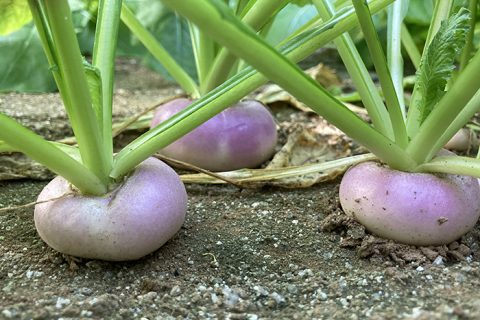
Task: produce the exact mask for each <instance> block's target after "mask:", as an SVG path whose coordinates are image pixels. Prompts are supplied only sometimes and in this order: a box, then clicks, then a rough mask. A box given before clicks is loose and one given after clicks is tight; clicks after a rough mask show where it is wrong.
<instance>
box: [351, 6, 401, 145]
mask: <svg viewBox="0 0 480 320" xmlns="http://www.w3.org/2000/svg"><path fill="white" fill-rule="evenodd" d="M353 6H354V7H355V11H356V12H357V16H358V21H359V23H360V26H361V28H362V31H363V34H364V36H365V40H366V42H367V46H368V49H369V52H370V55H371V57H372V61H373V64H374V66H375V70H376V71H377V75H378V78H379V80H380V85H381V87H382V90H383V94H384V97H385V102H386V104H387V108H388V112H389V114H390V119H391V121H392V126H393V132H394V136H395V142H396V143H397V144H398V145H399V146H400V147H405V146H406V145H407V144H408V137H407V132H406V128H405V121H404V118H403V114H402V110H401V107H400V103H399V100H398V98H397V92H396V90H395V87H394V84H393V81H392V77H391V74H390V70H389V69H388V65H387V61H386V59H385V54H384V53H383V50H382V46H381V44H380V40H379V39H378V34H377V32H376V30H375V27H374V25H373V21H372V16H371V13H370V10H369V7H368V4H367V3H366V2H364V1H363V0H354V1H353Z"/></svg>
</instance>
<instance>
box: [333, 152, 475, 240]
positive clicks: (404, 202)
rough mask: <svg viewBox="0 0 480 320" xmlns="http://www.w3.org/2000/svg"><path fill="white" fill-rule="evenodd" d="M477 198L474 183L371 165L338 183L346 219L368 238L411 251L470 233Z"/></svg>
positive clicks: (358, 168) (360, 167)
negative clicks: (375, 237) (360, 227)
mask: <svg viewBox="0 0 480 320" xmlns="http://www.w3.org/2000/svg"><path fill="white" fill-rule="evenodd" d="M479 199H480V186H479V183H478V181H477V179H476V178H473V177H468V176H459V175H453V174H428V173H409V172H402V171H397V170H393V169H390V168H388V167H386V166H383V165H382V164H380V163H377V162H372V161H370V162H364V163H360V164H358V165H356V166H354V167H352V168H350V169H349V170H348V171H347V172H346V173H345V175H344V177H343V179H342V181H341V184H340V203H341V205H342V208H343V210H344V211H345V213H346V214H347V215H348V216H351V217H353V218H355V219H356V220H357V221H358V222H360V223H361V224H362V225H364V226H365V228H366V229H367V230H369V231H370V232H371V233H373V234H376V235H378V236H380V237H383V238H387V239H392V240H395V241H398V242H400V243H405V244H411V245H416V246H431V245H433V246H435V245H442V244H448V243H450V242H452V241H455V240H457V239H459V238H460V237H461V236H462V235H464V234H465V233H467V232H468V231H470V230H471V229H472V228H473V227H474V226H475V223H476V222H477V220H478V218H479V216H480V201H479Z"/></svg>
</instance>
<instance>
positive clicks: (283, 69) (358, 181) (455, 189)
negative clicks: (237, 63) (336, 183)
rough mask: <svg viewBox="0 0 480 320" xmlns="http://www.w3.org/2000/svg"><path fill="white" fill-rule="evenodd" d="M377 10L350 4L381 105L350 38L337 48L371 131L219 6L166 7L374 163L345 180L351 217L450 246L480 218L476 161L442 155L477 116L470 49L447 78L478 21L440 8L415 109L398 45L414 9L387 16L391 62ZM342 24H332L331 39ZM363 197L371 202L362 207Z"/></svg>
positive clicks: (420, 241)
mask: <svg viewBox="0 0 480 320" xmlns="http://www.w3.org/2000/svg"><path fill="white" fill-rule="evenodd" d="M304 2H305V1H304ZM310 2H313V4H314V5H315V7H316V8H317V9H318V12H319V15H320V16H321V17H322V19H324V21H327V24H328V22H332V21H333V19H332V18H331V17H332V15H335V14H338V13H339V12H338V13H336V12H335V8H333V6H332V5H331V4H330V2H329V1H326V0H325V1H323V0H313V1H310ZM378 2H379V1H370V2H368V1H367V2H366V1H363V0H353V5H354V8H355V12H356V14H357V17H358V20H359V23H360V26H361V29H362V31H363V33H364V37H365V40H366V42H367V45H368V48H369V51H370V55H371V58H372V61H373V64H374V67H375V70H376V72H377V74H378V77H379V81H380V85H381V87H382V90H383V94H384V100H385V104H384V102H383V99H381V97H379V96H378V95H377V92H378V91H377V90H376V88H375V86H374V85H373V83H372V82H371V79H370V77H369V75H368V72H367V71H366V68H365V67H364V64H363V63H362V60H361V58H360V56H359V54H358V52H357V51H356V49H355V47H354V46H353V44H352V41H351V39H350V38H349V36H348V35H347V34H343V35H342V36H340V37H338V38H336V39H335V44H336V46H337V48H338V50H339V53H340V55H341V57H342V59H343V61H344V63H345V65H346V67H347V70H348V72H349V74H350V76H351V77H352V80H353V82H354V84H355V85H356V87H357V90H358V92H359V93H360V95H361V96H362V100H363V103H364V105H365V107H366V109H367V111H368V113H369V115H370V118H371V120H372V125H370V124H368V123H366V122H364V121H363V120H361V119H360V118H359V117H358V116H357V115H355V114H353V113H352V112H350V111H349V110H348V109H347V108H346V107H345V106H344V105H342V104H341V103H340V102H339V101H337V100H336V99H335V98H334V97H332V96H331V95H330V94H328V92H326V90H324V89H323V88H322V87H321V86H320V85H319V84H318V83H316V82H315V81H313V80H312V79H310V78H309V77H308V76H307V75H306V74H305V73H304V72H303V71H302V70H301V69H299V68H298V67H297V66H295V65H294V64H292V63H291V61H290V60H288V59H287V58H286V57H285V55H281V54H279V52H278V51H277V50H275V49H274V48H272V47H271V46H270V45H269V44H267V43H265V41H263V40H262V39H261V38H260V37H259V36H258V35H257V34H255V33H254V32H253V31H252V30H251V29H249V28H247V27H245V26H244V25H242V24H240V23H239V21H238V19H237V18H236V17H234V16H233V15H232V14H231V13H230V12H229V10H228V9H227V8H226V6H225V5H224V4H223V3H222V2H221V1H216V0H212V1H206V2H205V3H202V5H198V4H197V5H196V1H195V0H185V1H181V2H180V1H174V0H163V3H164V4H166V5H168V6H169V7H171V8H172V9H174V10H176V11H177V12H178V13H179V14H180V15H183V16H184V17H186V18H187V19H188V20H189V21H191V22H193V23H195V24H196V25H197V26H198V27H199V29H200V30H202V31H203V32H205V33H207V34H209V35H210V36H211V37H212V38H213V39H215V40H216V41H218V43H220V44H221V45H224V46H225V47H226V48H228V50H230V51H231V52H232V53H234V54H236V55H238V56H239V57H241V58H242V59H244V60H245V61H246V62H247V63H249V64H250V65H252V66H253V67H255V68H257V69H258V70H259V71H260V72H262V73H263V74H264V75H265V76H267V77H268V78H269V79H271V80H272V81H275V82H276V83H277V84H279V85H280V86H282V87H283V88H284V89H285V90H287V91H289V92H290V93H291V94H292V95H294V96H295V97H296V98H297V99H299V100H300V101H302V102H304V103H305V104H307V105H308V106H310V107H311V108H312V109H313V110H314V111H316V112H318V113H319V114H320V115H321V116H323V117H324V118H325V119H326V120H328V121H329V122H331V123H332V124H334V125H335V126H337V127H338V128H339V129H341V130H342V131H344V132H345V133H346V134H347V135H349V136H350V137H352V138H353V139H354V140H356V141H357V142H359V143H360V144H362V145H364V146H365V147H366V148H367V149H368V150H370V151H371V152H372V153H373V154H375V155H376V156H377V157H378V159H379V163H378V164H377V163H372V164H368V163H367V164H361V165H359V166H358V167H355V168H352V169H351V170H350V171H349V172H348V173H347V174H346V175H345V178H344V180H343V181H342V185H341V190H342V193H341V195H340V201H341V204H342V206H343V209H344V210H345V211H346V212H347V213H349V214H351V215H352V216H354V217H357V218H358V220H359V221H360V222H361V223H363V224H364V225H365V227H366V228H367V229H368V230H370V231H371V232H373V233H376V234H379V235H381V236H383V237H387V238H390V239H394V240H397V241H400V242H406V243H410V244H414V245H437V244H443V243H448V242H450V241H452V240H454V239H457V238H459V237H461V236H462V234H464V233H465V232H467V231H468V230H470V229H472V228H473V226H474V224H475V223H476V221H477V220H478V217H479V215H480V201H479V200H478V199H480V188H479V185H478V182H477V181H476V179H475V178H470V177H468V176H471V177H477V178H478V177H480V160H479V159H478V157H477V158H471V157H460V156H452V155H444V154H439V151H440V150H441V148H442V147H443V146H444V145H445V144H446V142H447V141H448V140H450V139H451V138H452V136H453V135H454V134H455V133H456V132H457V131H458V130H459V129H460V128H462V127H463V126H464V125H465V124H466V123H467V122H468V121H469V119H470V118H471V117H472V116H473V115H474V114H475V112H476V111H477V110H478V108H479V107H480V93H479V91H478V90H479V88H480V82H478V81H477V77H478V71H479V70H480V53H479V52H478V51H477V52H475V53H474V54H473V57H472V58H471V59H470V57H471V56H472V52H471V49H470V48H472V46H465V48H467V49H466V50H467V51H466V52H463V54H462V57H466V58H462V61H461V64H462V66H461V68H460V70H461V71H460V72H459V73H458V74H457V75H456V76H455V77H453V78H452V77H451V75H452V72H453V70H454V61H455V58H456V57H457V56H458V55H459V53H460V51H461V49H462V48H463V47H464V44H465V43H467V42H468V41H471V39H472V37H471V36H468V35H469V34H470V35H471V34H472V32H473V30H472V29H471V28H470V30H469V26H471V25H475V23H474V22H475V21H474V19H475V17H470V15H469V12H468V10H466V9H465V8H454V7H453V1H437V2H435V6H436V8H435V10H434V17H433V20H432V23H431V27H430V30H429V35H428V38H427V42H426V46H425V49H424V50H423V54H422V58H421V62H420V63H419V65H420V66H419V68H418V70H417V80H416V84H415V87H414V90H413V94H412V98H411V102H410V105H409V106H406V105H405V100H404V94H403V87H402V78H403V76H402V73H403V70H402V69H403V67H402V60H401V55H400V49H401V48H400V45H401V39H402V36H401V35H402V32H403V33H405V32H407V31H406V30H403V31H401V30H402V28H401V23H402V14H403V12H405V10H406V6H407V5H408V2H407V1H396V2H395V3H394V4H392V5H391V7H390V8H389V11H388V45H387V56H386V57H385V55H384V53H383V49H382V47H381V45H380V42H379V40H378V36H377V33H376V31H375V29H374V27H373V23H372V18H371V8H373V7H374V5H375V4H378ZM472 3H474V5H476V2H475V1H473V2H472ZM343 10H346V9H345V8H344V9H342V10H341V11H340V12H342V13H343ZM207 16H208V17H209V18H208V19H205V18H204V17H207ZM339 25H341V24H340V23H338V24H335V23H332V25H331V30H328V31H325V34H328V33H329V32H334V30H335V28H336V27H338V26H339ZM232 38H233V39H235V41H232ZM405 45H407V46H408V45H409V44H408V43H406V44H405ZM408 49H409V50H407V51H408V52H413V51H416V50H417V49H416V48H411V47H410V48H408ZM287 57H288V55H287ZM412 57H413V55H412ZM447 83H448V86H447ZM437 154H439V155H437ZM407 189H408V190H407ZM427 190H428V191H427ZM392 195H393V197H392ZM415 197H417V198H415ZM365 198H368V199H367V200H368V201H363V200H364V199H365ZM464 202H468V203H464ZM372 207H373V208H374V209H372Z"/></svg>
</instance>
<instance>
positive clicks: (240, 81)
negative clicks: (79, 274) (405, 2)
mask: <svg viewBox="0 0 480 320" xmlns="http://www.w3.org/2000/svg"><path fill="white" fill-rule="evenodd" d="M165 3H167V4H169V5H171V6H172V7H175V8H176V9H178V10H179V11H180V10H181V12H182V13H183V14H185V13H187V12H188V13H189V17H190V14H191V15H193V16H194V17H196V19H198V20H201V19H202V14H204V15H203V17H209V19H208V20H209V21H210V19H212V24H211V27H212V28H214V26H215V25H217V23H220V25H219V26H218V27H215V29H216V30H223V29H222V28H223V27H225V28H227V29H225V30H224V31H222V36H223V37H228V39H231V37H232V36H234V39H235V41H239V40H238V39H237V36H240V35H238V34H237V33H238V30H236V29H235V28H233V29H232V27H231V26H230V25H229V23H228V22H227V21H225V20H222V19H221V18H220V17H218V16H217V15H218V12H217V11H216V9H214V8H212V7H211V4H210V3H207V4H203V3H202V5H201V6H200V7H201V8H197V5H196V2H195V1H191V0H188V1H182V2H175V1H165ZM389 3H391V0H380V1H375V2H373V3H372V4H373V5H372V12H375V11H378V10H380V9H382V8H384V7H385V6H386V5H388V4H389ZM189 6H191V9H193V11H197V10H198V13H195V12H193V13H192V12H191V11H187V10H188V7H189ZM183 10H185V11H183ZM197 14H198V15H197ZM219 19H220V21H218V20H219ZM196 22H197V21H196ZM206 23H208V21H207V22H206ZM224 24H227V25H224ZM355 24H356V17H355V15H354V12H353V10H351V9H347V10H342V11H341V12H339V13H338V14H337V15H335V17H334V18H333V19H332V20H331V21H328V22H326V23H324V24H323V25H322V26H321V27H319V28H316V29H315V30H309V31H307V32H306V33H305V34H302V35H300V36H299V37H298V38H296V39H294V41H292V42H291V43H289V44H288V45H286V46H285V48H284V49H283V50H284V51H283V52H284V54H286V57H287V58H289V59H290V60H292V61H300V60H302V59H304V58H305V57H307V56H308V55H310V54H311V53H313V52H314V51H315V50H316V49H317V48H319V47H321V46H322V45H325V44H326V43H328V42H329V41H331V40H333V39H334V38H335V37H337V36H338V35H339V34H341V33H343V32H345V31H348V30H349V29H350V28H353V27H354V26H355ZM234 30H235V31H234ZM210 31H211V32H212V33H214V31H213V30H210ZM223 37H222V39H224V38H223ZM246 37H253V36H252V35H251V34H248V35H246ZM243 38H245V35H242V40H243ZM242 45H243V48H244V50H251V49H252V48H251V46H250V45H249V44H246V43H245V42H243V43H242ZM255 47H257V46H255ZM264 50H265V48H262V51H264ZM266 50H268V51H270V50H271V49H266ZM243 53H244V52H242V54H243ZM255 53H256V52H255ZM250 54H252V53H250ZM257 55H258V56H262V55H261V54H259V53H258V54H255V59H257ZM275 57H276V58H275V63H274V62H272V61H271V60H270V59H268V58H264V59H267V60H268V63H266V64H265V65H267V66H270V68H277V67H278V65H279V64H278V63H277V62H279V63H282V64H285V62H287V63H288V64H289V65H290V63H289V62H288V61H285V60H284V59H282V58H280V61H281V62H280V61H277V60H278V59H279V58H278V56H277V55H276V56H275ZM250 58H251V56H250ZM249 60H250V59H249ZM251 62H252V61H250V63H251ZM254 62H255V61H254ZM255 64H257V63H256V62H255ZM262 65H263V63H262ZM262 69H263V67H262ZM261 71H262V70H261ZM290 73H291V72H290ZM289 75H290V74H289ZM289 75H288V76H287V75H285V74H283V73H282V76H281V78H282V79H283V80H282V84H283V82H288V81H290V84H289V85H288V86H290V85H292V86H297V88H296V90H295V91H301V93H302V95H308V96H310V99H311V100H309V101H308V102H307V103H309V104H310V105H311V106H314V107H315V108H316V109H317V111H319V108H317V107H318V106H319V105H322V108H323V104H324V103H327V105H328V106H327V108H330V107H333V108H332V109H329V111H328V114H329V115H331V113H334V114H335V115H334V116H333V118H334V121H332V123H333V124H335V125H338V126H339V127H341V129H342V128H346V131H348V132H349V133H353V132H351V131H352V130H353V131H355V133H354V134H352V136H355V138H359V139H358V140H359V141H360V140H361V141H360V142H362V143H363V142H365V145H366V146H367V147H369V148H370V149H371V150H372V151H374V153H376V155H377V156H379V157H380V158H381V159H382V160H383V161H386V162H387V163H389V164H391V166H392V167H396V168H402V169H404V170H412V169H413V168H415V167H416V164H415V163H414V162H412V161H411V159H410V158H409V157H408V156H407V155H406V154H405V152H404V151H403V150H402V149H401V148H399V147H398V146H397V145H395V144H394V143H393V142H392V141H391V140H389V139H387V138H385V137H384V136H383V135H381V134H380V133H378V132H377V131H376V130H375V129H373V128H372V127H370V126H369V125H368V124H366V123H365V122H363V121H362V120H361V119H359V118H358V117H357V116H356V115H355V114H353V113H352V112H350V111H349V110H347V109H346V108H345V107H344V106H343V105H342V104H341V103H339V102H336V101H335V100H333V99H332V98H331V97H330V96H328V95H326V94H323V91H322V93H321V94H315V95H312V94H311V89H312V88H311V87H312V86H313V87H314V88H315V89H313V90H315V91H316V92H317V93H318V91H321V89H320V90H319V89H318V86H317V85H316V84H312V82H313V81H312V82H310V81H311V80H309V78H308V77H307V76H305V75H303V73H302V75H300V76H298V74H296V75H295V80H297V79H298V78H301V81H302V82H307V83H308V84H309V85H308V88H304V87H303V86H302V85H299V84H298V82H297V81H294V80H292V79H291V78H290V77H289ZM275 78H277V77H275ZM265 82H266V78H265V77H264V76H263V75H262V74H259V73H256V72H255V71H254V70H253V69H252V68H251V67H248V68H246V69H244V70H243V71H242V72H240V73H239V74H237V75H236V76H234V77H233V78H231V79H229V80H228V81H227V82H225V83H224V84H223V85H221V86H220V87H217V88H216V89H215V90H213V91H211V92H210V93H208V94H207V95H205V96H204V97H202V99H200V100H198V101H196V102H195V103H193V104H192V105H190V106H189V107H187V108H186V109H184V110H183V111H182V112H181V113H178V114H177V115H176V116H174V117H172V118H170V120H167V121H165V122H163V123H162V124H160V125H159V126H157V127H156V128H154V129H152V130H150V131H149V132H147V133H146V134H144V135H142V136H140V137H139V138H137V139H136V140H134V141H133V142H132V143H130V144H129V145H128V146H126V147H125V148H124V149H123V150H122V151H121V152H119V153H118V154H117V155H116V157H115V162H114V169H113V170H112V174H111V177H112V178H119V177H121V176H123V175H124V174H126V173H127V172H128V171H129V170H131V168H133V167H134V166H136V165H137V164H138V163H140V162H141V161H142V160H144V159H145V158H146V157H148V156H149V155H151V154H153V153H155V151H156V150H159V149H161V148H163V147H165V146H166V145H168V144H170V143H171V142H173V141H174V140H175V139H177V138H179V137H181V136H182V135H184V134H185V133H187V132H189V131H191V130H192V129H193V128H195V127H196V126H198V125H200V124H201V123H203V122H205V121H206V120H208V119H209V118H210V117H211V116H213V115H215V114H217V113H219V112H220V111H222V110H224V109H225V108H227V107H228V105H230V104H232V103H234V102H236V101H237V100H238V99H240V98H241V97H243V96H245V95H246V94H248V93H249V92H251V91H252V90H254V89H256V88H258V86H260V85H262V84H263V83H265ZM299 87H300V88H301V89H298V88H299ZM319 95H322V97H319ZM215 99H219V100H215ZM214 100H215V101H214ZM312 100H313V101H312ZM322 110H323V111H324V110H325V109H322ZM321 113H322V115H325V113H327V112H321ZM193 114H194V115H193ZM190 115H191V117H189V116H190ZM187 118H188V120H187V121H183V120H184V119H187ZM329 118H330V117H329ZM187 122H188V127H187ZM352 122H354V123H355V125H354V124H353V123H352ZM357 124H358V125H357Z"/></svg>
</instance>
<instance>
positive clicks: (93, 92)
mask: <svg viewBox="0 0 480 320" xmlns="http://www.w3.org/2000/svg"><path fill="white" fill-rule="evenodd" d="M83 68H84V69H85V75H86V76H87V82H88V89H89V91H90V96H91V97H92V105H93V110H94V111H95V115H96V116H97V121H98V123H102V118H103V112H102V110H103V109H102V77H101V75H100V70H98V68H95V67H94V66H92V65H91V64H90V63H88V62H87V61H86V60H84V61H83Z"/></svg>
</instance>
